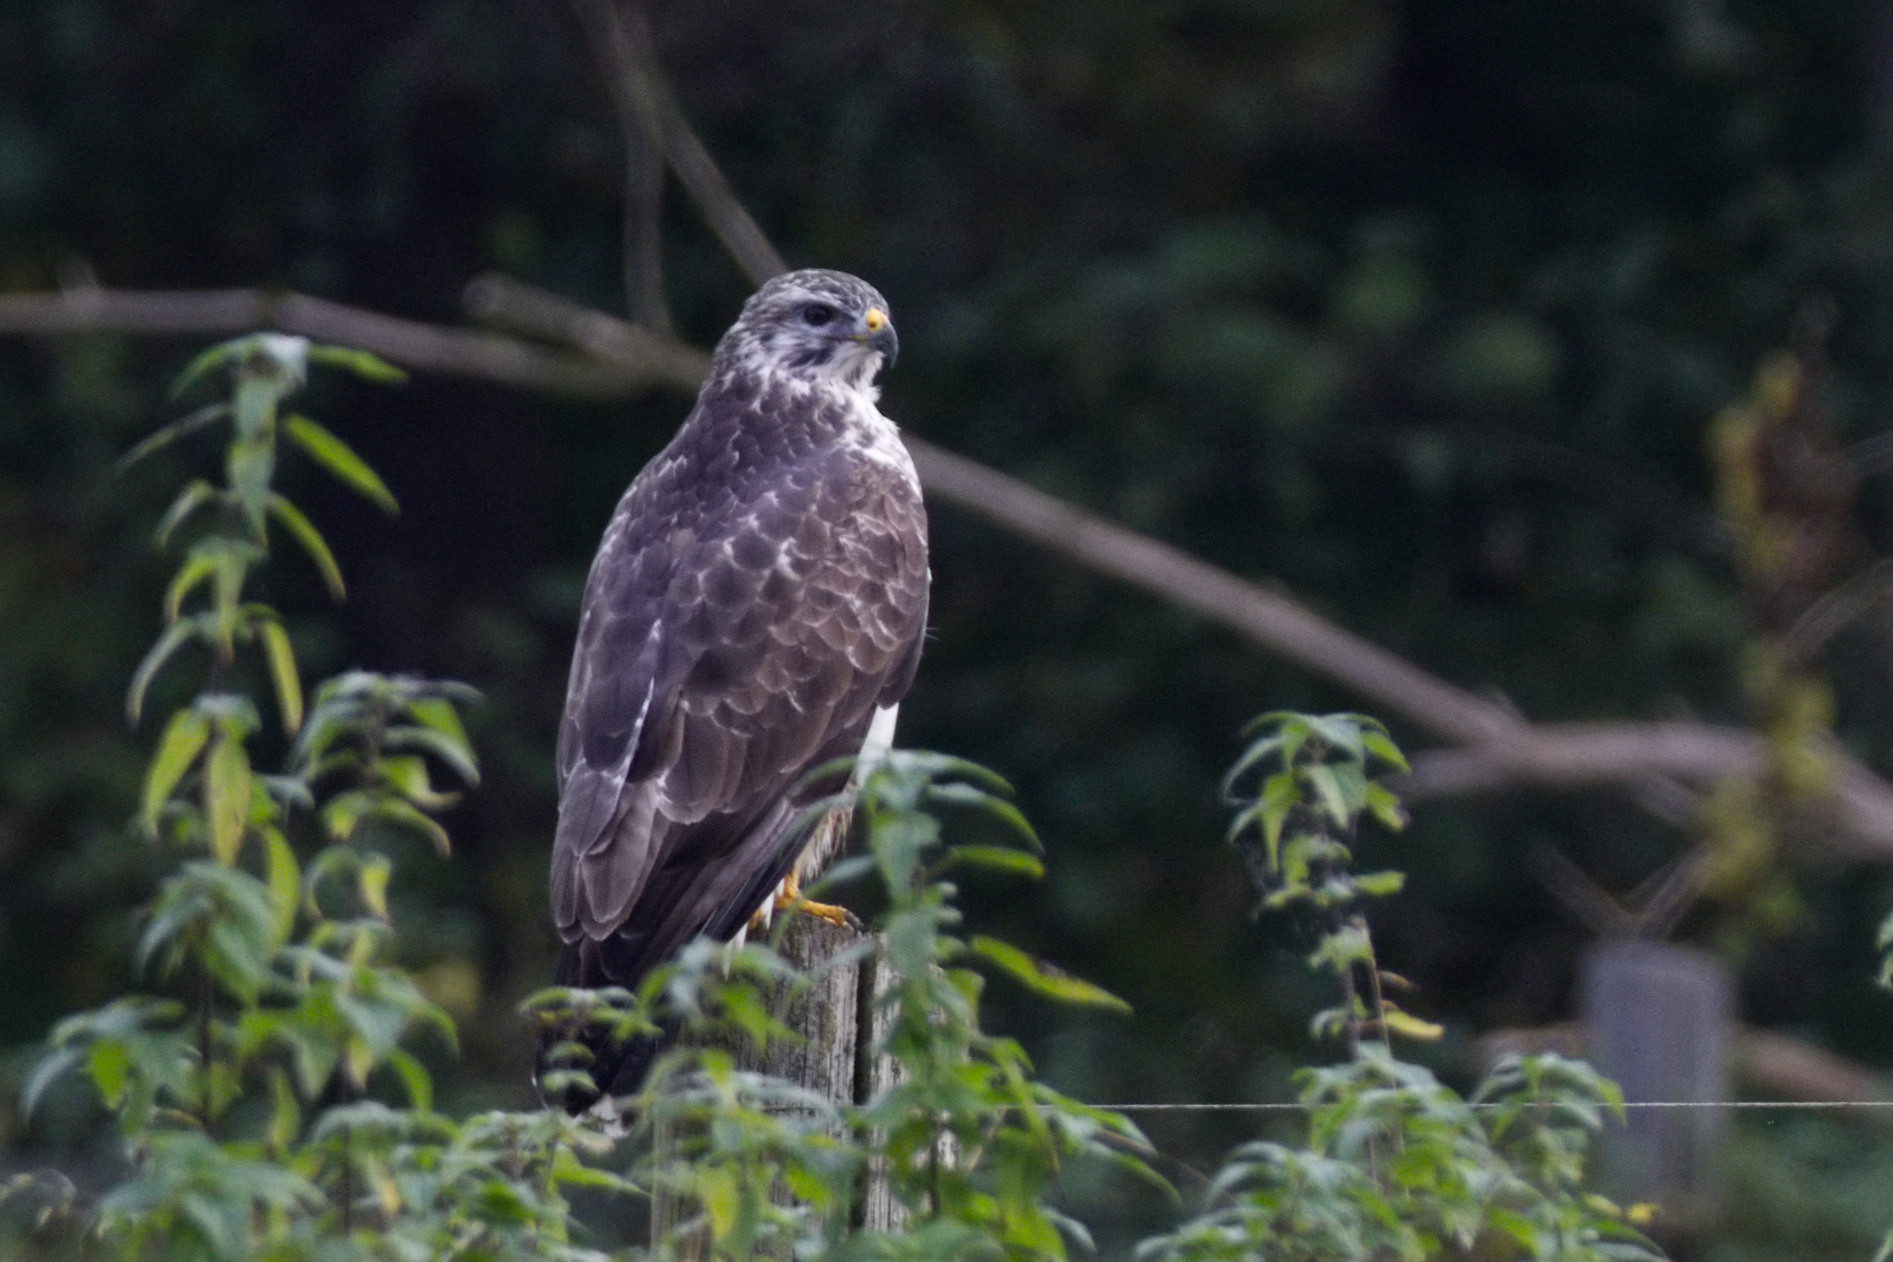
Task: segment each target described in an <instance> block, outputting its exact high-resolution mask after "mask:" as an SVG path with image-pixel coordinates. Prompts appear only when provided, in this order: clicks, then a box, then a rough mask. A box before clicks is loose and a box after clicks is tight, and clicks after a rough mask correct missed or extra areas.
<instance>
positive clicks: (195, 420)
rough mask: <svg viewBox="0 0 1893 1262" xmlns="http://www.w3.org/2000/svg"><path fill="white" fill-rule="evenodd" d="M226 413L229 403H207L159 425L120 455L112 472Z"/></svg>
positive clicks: (129, 465) (126, 467)
mask: <svg viewBox="0 0 1893 1262" xmlns="http://www.w3.org/2000/svg"><path fill="white" fill-rule="evenodd" d="M228 415H230V405H229V404H227V403H207V404H205V405H204V406H203V407H201V408H198V409H197V410H196V411H195V412H192V413H191V414H190V415H188V416H183V417H180V418H178V419H177V420H175V421H172V422H170V423H169V424H168V425H163V426H160V427H159V428H158V429H157V430H155V431H154V432H153V433H151V434H150V435H149V436H148V437H146V438H145V439H144V440H143V441H142V442H140V443H139V444H138V445H137V446H135V447H133V448H132V449H131V450H130V451H128V452H126V453H125V454H124V455H122V456H120V457H119V458H118V460H117V462H116V463H114V464H113V465H112V472H114V473H123V472H124V471H125V470H127V469H129V468H131V467H132V466H133V465H135V464H137V463H138V462H139V461H140V460H143V459H144V458H145V457H146V456H149V455H150V454H151V453H152V452H154V451H157V450H158V449H159V448H161V447H166V446H169V445H170V444H171V443H174V442H176V441H177V440H178V439H180V438H182V437H184V436H185V435H186V434H193V433H196V432H197V431H198V430H200V429H203V428H204V427H205V426H208V425H213V424H215V423H216V422H218V421H221V420H222V419H224V417H226V416H228Z"/></svg>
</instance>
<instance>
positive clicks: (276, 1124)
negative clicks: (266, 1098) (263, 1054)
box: [263, 1065, 302, 1153]
mask: <svg viewBox="0 0 1893 1262" xmlns="http://www.w3.org/2000/svg"><path fill="white" fill-rule="evenodd" d="M269 1089H270V1120H269V1128H268V1129H267V1130H266V1131H265V1132H264V1134H263V1142H264V1145H265V1150H266V1151H268V1152H271V1153H283V1152H287V1151H288V1150H289V1149H290V1146H291V1145H293V1144H294V1143H295V1142H296V1137H297V1136H298V1135H300V1134H301V1133H302V1105H301V1103H300V1102H299V1101H298V1100H297V1099H296V1089H295V1088H294V1087H293V1086H291V1085H290V1082H289V1075H288V1074H287V1073H285V1072H284V1071H283V1068H282V1066H280V1065H271V1066H270V1071H269Z"/></svg>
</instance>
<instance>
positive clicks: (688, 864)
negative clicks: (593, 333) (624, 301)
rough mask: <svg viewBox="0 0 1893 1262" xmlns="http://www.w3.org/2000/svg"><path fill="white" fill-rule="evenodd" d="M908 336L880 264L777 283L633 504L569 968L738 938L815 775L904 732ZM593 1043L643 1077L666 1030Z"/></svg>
mask: <svg viewBox="0 0 1893 1262" xmlns="http://www.w3.org/2000/svg"><path fill="white" fill-rule="evenodd" d="M897 345H898V344H897V342H896V339H895V334H894V325H893V323H892V321H891V320H890V319H889V316H888V308H887V303H886V301H885V300H884V299H883V298H882V297H881V295H880V294H878V293H876V292H875V290H874V289H873V288H872V287H870V286H869V285H867V284H866V283H864V282H863V281H861V280H858V279H856V278H855V277H853V276H848V275H845V274H843V273H840V272H831V271H822V270H807V271H798V272H790V273H788V274H787V275H783V276H778V277H776V278H775V279H773V280H771V281H769V282H768V283H767V284H765V285H764V286H763V287H762V288H761V289H760V290H758V291H757V292H756V294H755V295H754V296H753V297H751V298H750V299H749V301H748V302H747V303H746V304H744V306H743V310H742V314H741V315H740V316H739V317H738V319H737V321H736V323H735V325H734V326H732V327H731V329H730V330H729V332H728V333H726V334H724V336H723V339H722V341H720V342H719V343H718V344H717V348H716V354H715V357H714V360H713V362H712V364H711V368H710V376H709V379H708V380H707V381H706V382H705V383H704V386H703V390H702V393H700V394H699V395H698V396H697V404H696V407H695V408H694V409H693V410H692V411H691V413H690V415H689V416H688V417H687V418H686V419H685V421H684V423H683V426H682V428H681V429H679V430H678V431H677V436H676V437H675V438H673V439H672V440H671V442H670V445H669V446H667V447H665V448H664V450H663V451H661V452H659V453H658V454H657V456H656V457H655V458H654V459H653V460H652V461H651V462H650V463H649V464H648V465H646V466H645V467H644V470H643V471H642V472H641V473H639V474H638V476H637V478H636V479H635V480H634V481H633V482H632V483H631V487H630V489H629V490H627V491H626V492H625V494H624V498H623V499H622V500H620V501H619V503H618V508H617V511H616V512H615V513H614V514H613V515H612V518H611V523H610V525H608V526H607V527H606V528H605V537H604V541H603V542H602V543H601V544H600V545H599V548H598V556H597V558H596V559H595V560H594V561H593V562H592V568H591V576H590V578H589V579H588V580H587V582H586V585H585V599H584V603H583V605H582V607H581V610H580V613H579V628H578V645H577V648H576V649H575V650H574V652H573V656H572V674H571V682H570V685H569V688H568V691H567V695H566V701H565V717H564V719H563V721H562V722H561V724H560V727H559V746H558V771H559V825H558V834H557V837H556V839H555V841H554V843H553V849H552V886H551V892H552V914H553V919H554V920H555V921H556V923H557V925H558V931H559V936H560V937H561V938H562V939H563V940H564V943H565V946H564V951H563V954H562V956H561V958H560V962H559V967H558V981H559V983H560V984H561V985H566V986H581V987H603V986H626V987H635V986H636V985H637V983H638V982H639V981H640V980H641V979H642V978H643V977H644V975H645V974H646V973H648V972H649V971H650V970H651V969H652V968H654V967H656V966H657V965H659V964H661V963H663V962H665V961H666V960H668V959H669V958H670V957H672V956H673V955H674V954H675V953H676V952H677V951H678V950H679V949H680V948H681V947H683V946H684V944H685V943H687V942H689V941H690V940H691V939H692V938H695V937H697V936H699V935H707V936H709V937H711V938H716V939H724V940H727V939H729V938H732V937H734V936H735V935H736V934H737V933H738V932H739V931H740V930H741V929H742V928H743V927H744V925H746V924H747V923H748V922H749V920H750V918H751V916H752V915H754V914H755V913H757V912H758V911H759V910H761V909H762V908H763V907H764V905H765V904H766V903H768V902H769V901H770V900H771V899H772V898H773V897H775V896H776V894H777V890H778V887H779V886H780V885H782V884H783V883H784V881H785V879H787V878H791V877H792V876H793V875H795V874H796V870H797V866H798V859H801V858H802V857H803V856H800V855H798V853H797V851H798V850H799V849H800V848H801V843H802V842H803V841H805V840H806V838H807V834H806V832H805V831H803V830H792V829H791V827H790V825H791V824H793V823H794V822H795V820H796V818H797V816H798V815H800V814H801V812H802V810H803V808H804V807H805V806H806V805H807V804H808V803H809V801H811V800H813V799H814V798H815V797H817V796H818V795H819V792H820V791H821V790H819V789H817V788H809V787H803V786H801V781H802V780H803V777H804V773H806V772H807V771H808V770H809V769H810V768H811V767H816V766H819V765H821V764H822V763H824V762H827V761H830V760H832V759H835V758H839V757H843V756H846V755H851V754H856V753H863V752H865V753H867V754H868V755H869V756H870V757H871V756H873V755H874V754H875V753H877V752H879V751H880V750H884V749H885V748H886V746H887V743H888V741H889V740H890V739H891V737H892V734H893V719H894V714H895V712H896V709H897V708H898V704H899V702H900V700H901V697H902V696H903V695H904V694H905V693H906V691H907V688H908V685H909V684H911V683H912V682H913V678H914V671H915V668H916V667H917V666H918V665H919V661H920V645H921V638H922V634H923V632H924V630H925V626H926V620H927V585H928V569H927V519H926V514H925V511H924V509H923V508H922V506H921V500H920V484H919V481H918V480H917V479H916V477H915V476H914V466H913V461H912V460H911V459H910V458H909V457H908V454H907V449H906V448H905V447H904V446H903V445H902V443H901V440H900V433H899V430H898V429H897V428H896V427H895V425H894V423H893V422H892V421H890V420H888V419H887V418H886V417H885V416H883V415H881V413H880V410H879V409H878V408H877V407H876V406H875V402H876V399H877V397H878V395H879V392H878V391H877V390H876V388H875V386H874V378H875V374H876V373H877V372H878V371H879V370H880V369H881V367H882V365H883V364H891V363H892V362H893V360H894V355H895V351H896V349H897ZM832 787H833V786H822V788H825V789H829V790H832ZM826 858H827V856H819V857H818V859H817V862H825V861H826ZM805 866H807V867H811V868H812V867H813V866H815V865H814V864H806V865H805ZM592 1050H593V1052H594V1053H595V1054H596V1055H597V1059H596V1060H595V1061H594V1062H593V1063H592V1065H591V1075H592V1078H593V1080H594V1082H595V1083H596V1086H597V1088H598V1090H599V1092H601V1093H605V1094H610V1095H621V1094H626V1093H629V1092H632V1091H635V1090H636V1089H637V1087H638V1085H639V1081H640V1080H641V1079H642V1077H643V1075H644V1071H645V1069H646V1068H647V1066H648V1062H649V1060H650V1058H651V1056H652V1055H654V1053H655V1051H656V1047H655V1045H654V1044H652V1043H650V1042H648V1041H645V1042H642V1043H639V1042H635V1041H634V1042H633V1043H631V1044H628V1045H625V1046H622V1047H611V1046H608V1045H603V1044H602V1043H594V1044H593V1045H592ZM587 1102H588V1101H587V1100H585V1099H573V1098H570V1097H569V1096H568V1097H567V1098H566V1099H565V1100H564V1101H563V1103H565V1104H566V1105H567V1107H571V1108H574V1109H576V1108H579V1107H583V1106H584V1105H585V1104H586V1103H587Z"/></svg>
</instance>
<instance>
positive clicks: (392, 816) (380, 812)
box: [368, 799, 453, 856]
mask: <svg viewBox="0 0 1893 1262" xmlns="http://www.w3.org/2000/svg"><path fill="white" fill-rule="evenodd" d="M368 814H370V815H372V816H374V817H375V818H377V819H385V820H387V821H388V822H390V823H393V824H399V825H400V826H401V827H403V828H408V829H412V830H413V831H415V832H417V833H419V834H421V836H423V837H425V838H427V839H428V840H429V841H431V842H433V843H434V849H436V850H438V851H439V852H440V853H441V854H442V855H443V856H444V855H448V854H451V853H452V852H453V841H452V839H451V838H449V837H448V836H447V830H446V829H445V828H442V827H441V826H440V825H439V824H437V823H435V822H434V821H433V820H432V819H429V818H428V817H427V816H426V815H424V814H422V813H421V812H420V811H419V810H417V809H415V808H414V807H413V806H410V805H409V804H408V803H406V802H403V801H400V800H399V799H388V800H384V801H381V802H377V803H375V805H374V806H373V808H371V809H370V810H369V812H368Z"/></svg>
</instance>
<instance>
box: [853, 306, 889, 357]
mask: <svg viewBox="0 0 1893 1262" xmlns="http://www.w3.org/2000/svg"><path fill="white" fill-rule="evenodd" d="M854 340H855V341H857V342H859V343H861V344H862V345H863V346H865V347H867V348H868V349H869V350H873V351H879V352H881V356H882V358H883V359H884V360H885V361H886V366H887V367H889V368H892V367H893V366H894V359H895V357H896V356H898V355H899V354H900V338H898V337H896V336H895V334H894V322H893V321H892V320H890V319H888V318H887V312H885V311H883V310H881V309H880V308H879V307H869V308H868V309H867V311H866V312H864V313H863V314H862V316H861V331H860V332H859V333H856V334H855V336H854Z"/></svg>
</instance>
